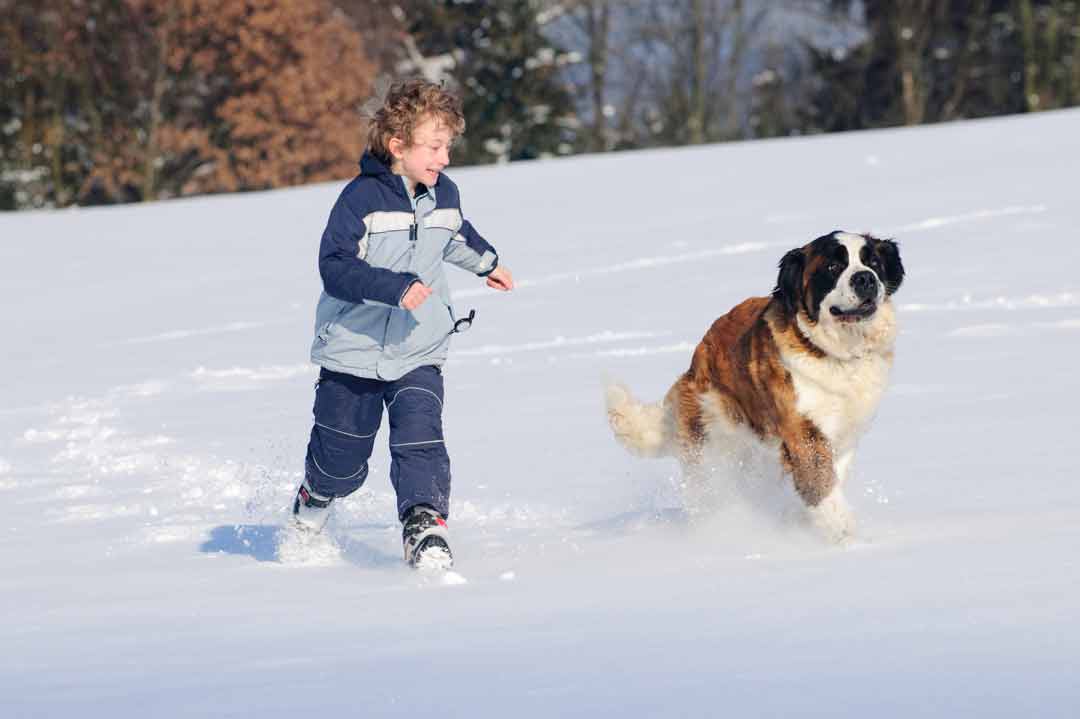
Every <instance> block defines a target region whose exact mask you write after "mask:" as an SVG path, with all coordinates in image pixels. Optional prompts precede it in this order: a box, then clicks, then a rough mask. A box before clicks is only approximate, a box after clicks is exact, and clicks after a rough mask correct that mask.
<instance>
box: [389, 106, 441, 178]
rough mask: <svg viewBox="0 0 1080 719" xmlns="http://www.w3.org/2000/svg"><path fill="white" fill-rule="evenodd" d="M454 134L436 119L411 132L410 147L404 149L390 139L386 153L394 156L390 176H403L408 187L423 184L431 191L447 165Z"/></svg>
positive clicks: (426, 121)
mask: <svg viewBox="0 0 1080 719" xmlns="http://www.w3.org/2000/svg"><path fill="white" fill-rule="evenodd" d="M453 139H454V137H453V134H452V133H451V132H450V128H448V127H447V126H446V125H445V124H444V123H442V122H440V121H439V120H438V118H428V119H426V120H424V121H422V122H421V123H420V124H418V125H417V126H416V127H415V128H414V129H413V143H412V144H411V145H406V144H405V143H404V142H403V141H402V140H400V139H398V138H396V137H395V138H391V140H390V142H389V149H390V152H391V154H393V156H394V167H393V168H392V169H393V172H395V173H396V174H399V175H404V176H405V178H406V179H408V180H409V182H410V184H413V185H415V184H416V183H422V184H424V185H427V186H428V187H431V186H432V185H434V184H435V182H436V181H437V180H438V179H439V173H440V172H442V171H443V169H444V168H445V167H446V166H447V165H449V164H450V144H451V142H452V141H453Z"/></svg>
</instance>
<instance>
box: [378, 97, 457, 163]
mask: <svg viewBox="0 0 1080 719" xmlns="http://www.w3.org/2000/svg"><path fill="white" fill-rule="evenodd" d="M431 117H434V118H435V119H437V120H438V121H439V122H441V123H442V124H443V125H445V126H446V127H448V128H449V129H450V132H451V133H452V134H453V135H454V136H457V135H460V134H461V133H463V132H464V131H465V114H464V113H463V112H462V109H461V100H459V99H458V98H456V97H455V96H454V95H452V94H451V93H449V92H447V91H446V90H444V89H443V87H442V86H441V85H438V84H436V83H434V82H429V81H427V80H422V79H419V78H417V79H412V80H405V81H404V82H398V83H395V84H394V85H392V86H391V87H390V91H389V92H388V93H387V94H386V99H385V100H384V101H383V104H382V107H380V108H379V109H378V110H377V111H376V112H375V117H374V118H372V120H371V126H370V127H369V128H368V150H369V151H370V152H371V154H373V155H375V157H377V158H379V159H380V160H382V161H383V162H384V163H386V164H387V165H391V164H393V161H394V156H393V155H391V154H390V138H392V137H397V138H399V139H400V140H402V141H403V142H404V143H405V144H406V146H408V145H412V142H413V131H414V130H415V129H416V126H417V125H419V124H420V123H421V122H424V121H425V120H427V119H428V118H431Z"/></svg>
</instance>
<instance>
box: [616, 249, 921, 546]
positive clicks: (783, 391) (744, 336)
mask: <svg viewBox="0 0 1080 719" xmlns="http://www.w3.org/2000/svg"><path fill="white" fill-rule="evenodd" d="M903 280H904V266H903V263H902V262H901V260H900V250H899V246H898V245H897V243H896V242H895V241H893V240H888V239H879V238H876V237H873V236H871V235H868V234H855V233H850V232H843V231H839V230H837V231H834V232H831V233H829V234H827V235H824V236H822V237H818V238H817V239H815V240H814V241H812V242H810V243H809V244H807V245H804V246H803V247H799V248H796V249H793V250H791V251H790V252H788V253H787V254H785V255H784V256H783V259H781V261H780V265H779V276H778V278H777V281H776V287H775V288H774V289H773V291H772V294H771V296H768V297H753V298H750V299H747V300H745V301H744V302H742V303H741V304H739V305H737V306H736V307H735V308H734V309H732V310H731V311H730V312H728V313H727V314H726V315H723V316H722V317H720V318H719V319H717V320H716V321H715V322H714V323H713V324H712V327H710V328H709V331H708V332H707V333H706V334H705V336H704V338H703V339H702V340H701V342H700V343H699V344H698V345H697V347H696V349H695V350H694V355H693V359H692V360H691V362H690V368H689V369H688V370H687V371H686V372H685V373H684V374H683V375H682V376H681V377H679V378H678V380H677V381H676V382H675V384H674V385H673V386H672V387H671V389H670V390H669V391H668V393H667V395H666V396H665V397H664V399H663V400H662V401H660V402H657V403H654V404H644V403H642V402H639V401H637V400H636V399H634V398H633V396H632V395H631V394H630V392H629V391H628V390H627V389H626V388H625V387H624V386H622V385H618V384H615V385H611V386H609V387H608V388H607V414H608V421H609V423H610V425H611V429H612V431H613V432H614V434H615V437H616V439H618V441H619V442H620V443H621V444H623V445H624V446H625V447H626V448H627V449H629V450H630V451H631V452H633V453H635V454H637V455H639V456H644V457H661V456H671V455H674V456H675V457H677V458H678V460H679V463H680V465H681V467H682V473H683V487H684V488H685V490H686V492H687V504H688V506H687V510H688V512H689V513H690V514H691V516H694V512H695V510H696V509H698V503H699V502H700V500H701V497H702V496H705V495H706V494H707V493H708V492H709V483H710V481H718V476H717V475H718V474H722V472H717V465H718V464H722V465H725V467H726V468H727V469H728V470H730V471H731V472H732V473H734V474H735V475H736V476H735V479H736V480H737V481H741V480H743V479H745V477H741V478H740V476H739V475H745V474H746V473H747V472H751V471H757V470H756V469H755V468H761V471H762V472H763V473H765V474H766V475H771V476H777V477H781V478H783V481H784V482H791V483H792V485H793V488H794V490H795V493H796V494H797V495H798V497H800V498H801V500H802V503H803V504H804V505H805V507H806V509H807V511H808V513H809V516H810V519H811V521H812V523H813V524H814V525H815V526H817V527H818V528H819V529H820V530H821V531H822V532H823V533H824V535H825V536H826V537H827V538H828V539H830V540H832V541H834V542H838V543H843V542H845V541H847V540H849V539H850V538H852V537H853V535H854V532H855V519H854V516H853V514H852V511H851V508H850V506H849V505H848V503H847V501H846V500H845V498H844V494H843V486H844V482H845V480H846V479H847V478H848V475H849V474H850V472H851V468H852V463H853V462H854V458H855V449H856V445H857V443H858V441H859V438H860V437H861V436H862V435H863V434H864V433H865V432H866V430H867V429H868V427H869V424H870V420H871V419H872V417H873V415H874V413H875V411H876V410H877V407H878V403H879V401H880V399H881V396H882V394H883V393H884V391H885V388H886V383H887V381H888V376H889V371H890V369H891V367H892V362H893V347H894V343H895V339H896V331H897V330H896V318H895V313H894V310H893V304H892V302H891V298H892V295H893V293H895V292H896V291H897V289H899V287H900V285H901V283H902V282H903Z"/></svg>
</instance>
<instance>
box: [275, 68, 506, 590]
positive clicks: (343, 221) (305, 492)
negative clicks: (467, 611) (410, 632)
mask: <svg viewBox="0 0 1080 719" xmlns="http://www.w3.org/2000/svg"><path fill="white" fill-rule="evenodd" d="M464 129H465V119H464V116H463V115H462V112H461V105H460V102H459V101H458V100H457V99H456V98H455V97H453V96H452V95H450V94H449V93H448V92H446V91H445V90H443V89H442V88H441V87H440V86H439V85H436V84H434V83H430V82H427V81H423V80H409V81H406V82H404V83H399V84H397V85H395V86H393V87H391V88H390V91H389V93H388V94H387V97H386V100H385V102H384V103H383V106H382V108H380V109H379V110H378V111H377V112H376V113H375V117H374V119H373V121H372V124H371V129H370V132H369V137H368V150H367V151H366V152H365V153H364V156H363V158H362V159H361V160H360V175H358V176H357V177H356V178H355V179H353V180H352V181H351V182H350V183H349V184H348V185H346V187H345V189H344V190H343V191H342V193H341V195H340V197H338V200H337V202H336V203H335V204H334V208H333V210H331V212H330V219H329V221H328V222H327V225H326V230H325V231H324V232H323V236H322V243H321V245H320V247H319V273H320V275H321V276H322V281H323V293H322V295H321V296H320V298H319V304H318V309H317V310H316V323H315V341H314V344H313V345H312V349H311V359H312V361H313V362H314V363H315V364H318V365H320V366H321V367H322V369H321V370H320V374H319V381H318V383H317V384H316V390H315V409H314V414H315V423H314V427H312V430H311V439H310V441H309V443H308V449H307V457H306V460H305V463H304V470H305V471H304V481H303V483H302V484H301V485H300V488H299V490H298V491H297V495H296V500H295V502H294V503H293V520H294V525H295V526H296V527H297V528H299V529H301V530H303V531H306V532H308V533H317V532H319V531H320V530H321V529H322V528H323V526H324V525H325V524H326V519H327V516H328V514H329V508H330V505H331V504H332V503H333V501H334V500H335V499H336V498H338V497H345V496H347V495H349V494H351V493H353V492H355V491H356V490H357V489H359V488H360V486H361V485H362V484H363V483H364V480H365V479H366V478H367V472H368V465H367V461H368V458H369V457H370V456H371V452H372V449H373V447H374V443H375V433H376V431H377V430H378V428H379V423H380V422H381V420H382V410H383V405H384V404H385V405H386V409H387V414H388V415H389V417H390V455H391V460H392V461H391V465H390V481H391V483H392V484H393V486H394V491H395V492H396V493H397V510H398V519H399V520H400V521H401V522H402V524H403V530H402V539H403V543H404V550H405V560H406V561H407V562H408V563H409V564H411V565H412V566H414V567H420V568H436V569H438V568H443V569H448V568H449V567H450V566H452V564H453V557H452V555H451V553H450V545H449V541H448V536H447V530H446V517H447V515H448V514H449V510H450V506H449V496H450V458H449V456H448V455H447V453H446V446H445V444H444V442H443V432H442V403H443V379H442V369H441V367H442V364H443V363H444V362H445V361H446V356H447V350H448V347H449V344H450V336H451V335H452V334H454V332H457V331H461V330H463V329H465V328H466V327H467V325H468V323H469V322H470V321H471V319H472V317H471V315H470V317H469V318H467V319H461V320H456V319H455V317H454V311H453V307H452V306H451V302H450V291H449V288H448V287H447V283H446V278H445V276H444V274H443V262H444V261H446V262H449V263H451V264H454V265H457V266H458V267H461V268H463V269H465V270H468V271H470V272H473V273H475V274H476V275H478V276H480V277H484V278H486V280H487V284H488V286H490V287H492V288H494V289H497V290H502V291H508V290H511V289H513V287H514V281H513V278H512V277H511V275H510V272H509V271H508V270H507V269H506V268H505V267H503V266H501V265H500V264H499V259H498V255H496V253H495V250H494V248H492V246H491V245H489V244H488V243H487V242H486V241H485V240H484V239H483V238H482V237H481V236H480V235H479V233H477V231H476V230H475V229H473V227H472V225H471V224H470V223H469V222H468V220H465V219H464V218H462V216H461V204H460V200H459V198H458V189H457V186H456V185H454V183H453V182H451V181H450V178H448V177H446V176H445V175H443V174H442V171H443V169H444V168H445V167H446V166H447V165H449V164H450V154H449V153H450V146H451V144H452V142H453V140H454V138H455V137H456V136H458V135H460V134H461V133H462V132H463V131H464Z"/></svg>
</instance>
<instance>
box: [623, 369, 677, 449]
mask: <svg viewBox="0 0 1080 719" xmlns="http://www.w3.org/2000/svg"><path fill="white" fill-rule="evenodd" d="M606 399H607V413H608V422H609V423H610V424H611V429H612V431H613V432H614V433H615V438H616V439H617V440H619V442H620V443H621V444H622V445H623V446H624V447H626V448H627V449H628V450H630V451H631V452H633V453H634V454H636V455H638V456H639V457H660V456H663V455H666V454H669V453H670V451H671V448H670V442H671V436H672V434H673V432H672V426H671V422H672V418H671V417H670V416H669V413H668V411H667V410H666V409H665V407H664V404H663V402H654V403H652V404H644V403H642V402H639V401H638V400H637V399H635V398H634V396H633V395H632V394H630V390H628V389H627V388H626V387H625V386H623V385H621V384H610V385H608V387H607V392H606Z"/></svg>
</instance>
